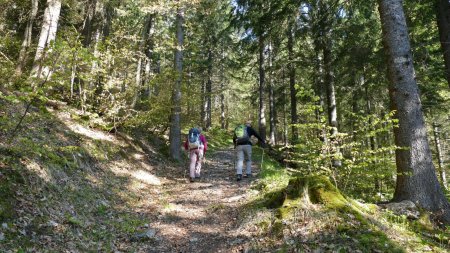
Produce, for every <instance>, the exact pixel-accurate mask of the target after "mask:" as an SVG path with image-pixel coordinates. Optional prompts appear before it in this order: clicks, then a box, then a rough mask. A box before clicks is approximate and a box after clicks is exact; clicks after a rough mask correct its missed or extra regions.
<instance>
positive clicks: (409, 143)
mask: <svg viewBox="0 0 450 253" xmlns="http://www.w3.org/2000/svg"><path fill="white" fill-rule="evenodd" d="M378 4H379V12H380V18H381V22H382V31H383V43H384V48H385V52H386V54H387V66H388V78H389V95H390V100H391V106H392V109H393V110H395V111H396V114H395V117H396V118H397V119H398V121H399V126H398V127H396V128H394V137H395V144H396V145H397V146H399V147H402V149H398V150H396V152H395V154H396V165H397V184H396V188H395V193H394V201H396V202H398V201H402V200H411V201H413V202H414V203H415V204H416V205H418V206H419V207H421V208H424V209H426V210H429V211H432V212H436V213H438V214H440V215H442V219H443V220H444V221H445V222H446V223H450V213H449V211H450V210H449V207H450V205H449V203H448V201H447V199H446V198H445V196H444V194H443V192H442V189H441V187H440V185H439V182H438V179H437V177H436V173H435V168H434V165H433V163H432V159H431V150H430V147H429V143H428V138H427V130H426V127H425V122H424V117H423V112H422V105H421V102H420V97H419V89H418V86H417V83H416V80H415V77H414V66H413V59H412V54H411V47H410V42H409V36H408V29H407V26H406V21H405V15H404V11H403V6H402V1H401V0H378Z"/></svg>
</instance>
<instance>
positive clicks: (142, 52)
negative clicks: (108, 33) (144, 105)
mask: <svg viewBox="0 0 450 253" xmlns="http://www.w3.org/2000/svg"><path fill="white" fill-rule="evenodd" d="M152 25H153V15H152V14H150V13H149V14H147V16H146V17H145V21H144V28H143V29H142V35H141V42H140V45H139V51H138V62H137V69H136V91H135V94H134V98H133V102H132V107H133V108H134V107H135V106H136V103H137V101H138V100H139V96H140V94H141V91H142V87H143V84H144V81H145V80H146V78H145V71H146V70H145V68H147V66H146V65H147V62H150V59H149V57H148V54H150V56H151V53H148V52H147V49H148V48H149V45H147V43H149V37H150V31H151V29H152ZM148 67H149V66H148ZM143 74H144V78H142V76H143Z"/></svg>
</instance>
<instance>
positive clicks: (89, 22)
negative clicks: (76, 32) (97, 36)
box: [82, 0, 97, 48]
mask: <svg viewBox="0 0 450 253" xmlns="http://www.w3.org/2000/svg"><path fill="white" fill-rule="evenodd" d="M96 8H97V0H88V2H87V4H86V12H85V18H84V24H83V31H82V35H83V46H84V47H86V48H87V47H89V46H90V45H91V41H92V31H93V29H94V19H95V16H96Z"/></svg>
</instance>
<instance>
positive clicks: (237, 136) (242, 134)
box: [233, 121, 265, 181]
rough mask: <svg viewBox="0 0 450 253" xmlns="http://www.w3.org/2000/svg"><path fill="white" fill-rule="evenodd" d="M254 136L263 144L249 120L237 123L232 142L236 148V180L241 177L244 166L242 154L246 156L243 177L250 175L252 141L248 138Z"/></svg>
mask: <svg viewBox="0 0 450 253" xmlns="http://www.w3.org/2000/svg"><path fill="white" fill-rule="evenodd" d="M252 136H255V137H256V138H257V139H258V140H259V141H260V142H261V144H262V146H265V141H264V140H263V139H262V138H261V136H259V134H258V133H257V132H256V131H255V129H253V128H252V127H251V122H250V121H247V122H246V123H245V125H238V126H237V127H236V128H235V129H234V135H233V143H234V148H235V149H236V156H237V166H236V170H237V171H236V174H237V178H236V179H237V181H241V179H242V167H243V166H244V154H245V156H246V158H247V159H246V174H245V175H244V178H248V177H251V176H252V142H251V141H250V138H251V137H252Z"/></svg>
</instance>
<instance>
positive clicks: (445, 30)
mask: <svg viewBox="0 0 450 253" xmlns="http://www.w3.org/2000/svg"><path fill="white" fill-rule="evenodd" d="M435 1H436V5H435V6H436V16H437V24H438V29H439V38H440V41H441V48H442V52H443V55H444V63H445V77H446V78H447V82H448V87H449V88H450V2H449V1H448V0H435Z"/></svg>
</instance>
